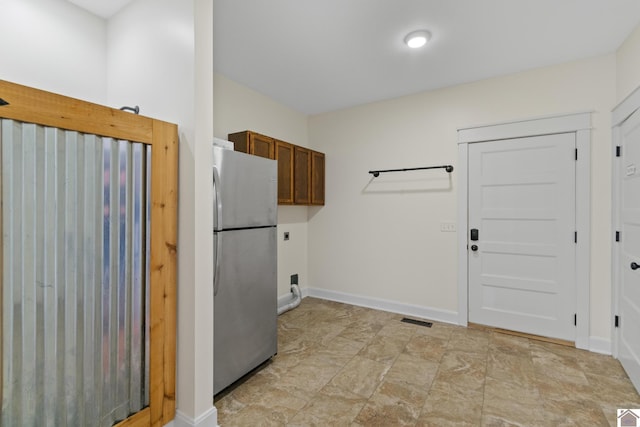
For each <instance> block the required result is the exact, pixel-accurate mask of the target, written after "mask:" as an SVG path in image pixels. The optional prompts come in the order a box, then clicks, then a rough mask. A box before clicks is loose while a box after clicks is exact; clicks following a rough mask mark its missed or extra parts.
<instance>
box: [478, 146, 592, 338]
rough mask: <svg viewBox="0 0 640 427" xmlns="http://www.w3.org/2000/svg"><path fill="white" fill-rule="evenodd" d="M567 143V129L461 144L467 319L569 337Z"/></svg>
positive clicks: (572, 294) (571, 155)
mask: <svg viewBox="0 0 640 427" xmlns="http://www.w3.org/2000/svg"><path fill="white" fill-rule="evenodd" d="M575 148H576V137H575V133H565V134H556V135H545V136H536V137H528V138H517V139H509V140H500V141H490V142H482V143H475V144H470V145H469V213H468V215H469V235H468V238H469V242H468V243H469V257H468V259H469V265H468V272H469V278H468V279H469V280H468V283H469V322H472V323H478V324H483V325H488V326H493V327H498V328H503V329H509V330H514V331H519V332H525V333H529V334H535V335H540V336H545V337H552V338H559V339H563V340H569V341H574V340H575V324H574V320H575V318H574V316H575V313H576V310H575V307H576V284H575V265H576V255H575V251H576V248H575V239H576V235H575V230H576V227H575V164H576V161H575V159H576V151H575ZM475 230H477V231H475ZM578 238H579V236H578Z"/></svg>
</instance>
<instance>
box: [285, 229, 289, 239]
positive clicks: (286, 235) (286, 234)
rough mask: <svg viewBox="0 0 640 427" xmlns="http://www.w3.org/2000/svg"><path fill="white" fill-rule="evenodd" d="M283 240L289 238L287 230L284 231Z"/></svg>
mask: <svg viewBox="0 0 640 427" xmlns="http://www.w3.org/2000/svg"><path fill="white" fill-rule="evenodd" d="M284 240H289V232H288V231H285V232H284Z"/></svg>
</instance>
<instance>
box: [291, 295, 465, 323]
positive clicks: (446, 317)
mask: <svg viewBox="0 0 640 427" xmlns="http://www.w3.org/2000/svg"><path fill="white" fill-rule="evenodd" d="M302 296H303V297H307V296H310V297H316V298H321V299H326V300H330V301H336V302H342V303H346V304H351V305H357V306H360V307H367V308H373V309H376V310H383V311H390V312H392V313H398V314H404V315H406V316H414V317H420V318H422V319H427V320H434V321H436V322H443V323H452V324H454V325H457V324H458V313H457V312H455V311H449V310H442V309H439V308H432V307H424V306H419V305H413V304H405V303H401V302H396V301H389V300H383V299H379V298H372V297H365V296H361V295H353V294H347V293H343V292H337V291H329V290H326V289H317V288H305V289H304V290H303V291H302Z"/></svg>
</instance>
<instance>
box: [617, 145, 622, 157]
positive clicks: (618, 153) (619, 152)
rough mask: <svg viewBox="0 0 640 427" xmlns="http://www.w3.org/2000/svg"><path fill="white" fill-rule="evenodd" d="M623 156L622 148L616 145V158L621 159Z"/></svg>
mask: <svg viewBox="0 0 640 427" xmlns="http://www.w3.org/2000/svg"><path fill="white" fill-rule="evenodd" d="M621 155H622V147H620V146H619V145H616V157H620V156H621Z"/></svg>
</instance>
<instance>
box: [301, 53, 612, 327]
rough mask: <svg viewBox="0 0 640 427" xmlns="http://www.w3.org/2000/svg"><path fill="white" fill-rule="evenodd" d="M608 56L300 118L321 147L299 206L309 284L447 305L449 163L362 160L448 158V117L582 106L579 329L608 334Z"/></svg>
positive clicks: (452, 242) (452, 240) (465, 122)
mask: <svg viewBox="0 0 640 427" xmlns="http://www.w3.org/2000/svg"><path fill="white" fill-rule="evenodd" d="M614 102H615V56H614V55H607V56H601V57H597V58H592V59H587V60H583V61H577V62H571V63H567V64H562V65H558V66H553V67H546V68H542V69H537V70H533V71H529V72H523V73H518V74H513V75H509V76H505V77H500V78H495V79H490V80H484V81H480V82H475V83H470V84H465V85H460V86H456V87H451V88H446V89H442V90H437V91H432V92H425V93H420V94H416V95H412V96H407V97H403V98H398V99H394V100H389V101H384V102H378V103H374V104H368V105H364V106H360V107H356V108H351V109H347V110H341V111H336V112H332V113H327V114H321V115H317V116H312V117H310V118H309V142H310V144H311V145H312V146H313V147H314V148H315V149H318V150H320V151H324V152H325V153H326V156H327V159H326V164H327V166H326V205H325V206H324V207H323V208H322V209H319V210H317V211H314V212H313V215H310V220H309V242H310V245H309V285H310V287H312V288H315V289H322V290H329V291H336V292H343V293H348V294H353V295H358V296H367V297H373V298H379V299H383V300H388V301H395V302H399V303H402V304H410V305H417V306H421V307H426V308H428V309H430V310H431V309H433V311H434V312H436V313H438V312H443V313H445V314H446V313H452V312H457V306H456V303H457V290H456V271H457V270H456V266H457V257H456V234H455V233H443V232H440V223H441V222H443V221H453V222H455V221H456V191H457V176H458V175H457V173H456V171H454V172H453V174H452V176H451V180H449V176H447V174H446V173H445V172H443V171H441V170H437V171H424V172H413V173H404V174H393V175H381V176H380V178H376V179H375V180H373V179H371V175H369V174H368V173H367V171H368V170H370V169H376V168H380V169H386V168H402V167H416V166H428V165H440V164H449V163H451V164H454V166H455V163H456V159H457V146H456V137H457V135H456V129H457V128H460V127H468V126H472V125H478V124H487V123H497V122H503V121H508V120H512V119H519V118H528V117H536V116H542V115H549V114H554V113H565V112H576V111H585V110H594V111H595V113H594V114H593V126H594V129H593V134H592V138H593V139H592V141H593V144H592V158H593V165H592V172H593V174H592V179H591V189H592V225H591V232H592V242H591V243H592V254H591V301H592V307H591V310H592V311H591V335H592V336H593V337H597V338H602V339H609V338H610V337H609V335H610V325H609V319H610V295H611V283H610V237H611V236H610V235H609V230H610V207H611V202H610V200H611V192H610V187H611V171H610V165H611V150H610V133H611V130H610V110H611V108H612V107H613V105H614Z"/></svg>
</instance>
